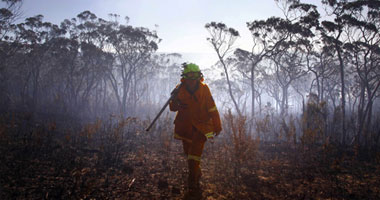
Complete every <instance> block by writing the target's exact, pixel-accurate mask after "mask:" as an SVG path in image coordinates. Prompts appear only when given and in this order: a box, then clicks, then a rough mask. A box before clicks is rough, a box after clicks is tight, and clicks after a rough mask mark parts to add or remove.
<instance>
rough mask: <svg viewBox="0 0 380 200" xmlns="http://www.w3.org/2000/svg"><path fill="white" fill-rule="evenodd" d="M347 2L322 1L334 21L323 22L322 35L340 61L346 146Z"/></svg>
mask: <svg viewBox="0 0 380 200" xmlns="http://www.w3.org/2000/svg"><path fill="white" fill-rule="evenodd" d="M345 2H346V1H345V0H322V3H323V4H325V5H327V7H328V9H329V13H328V14H329V15H331V16H332V17H333V18H334V19H333V20H334V21H329V20H324V21H322V22H321V24H322V27H323V29H320V30H321V34H322V36H323V42H324V44H325V45H326V46H327V47H328V48H333V49H334V50H335V52H336V56H337V57H338V61H339V73H340V84H341V91H340V93H341V107H342V108H341V112H342V120H341V123H342V126H341V128H342V129H341V132H342V138H341V142H342V143H343V144H346V140H347V137H346V119H345V118H346V91H345V89H346V86H345V68H346V67H345V65H346V62H345V60H344V59H345V57H344V50H343V45H344V43H345V41H346V40H347V38H346V37H345V36H344V28H345V25H347V24H346V23H345V20H344V18H343V16H344V14H345V10H344V4H345Z"/></svg>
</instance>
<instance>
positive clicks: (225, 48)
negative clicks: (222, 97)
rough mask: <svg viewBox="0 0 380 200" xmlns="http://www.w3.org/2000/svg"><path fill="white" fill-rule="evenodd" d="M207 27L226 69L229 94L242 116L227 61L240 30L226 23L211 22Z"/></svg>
mask: <svg viewBox="0 0 380 200" xmlns="http://www.w3.org/2000/svg"><path fill="white" fill-rule="evenodd" d="M205 28H206V29H207V30H208V32H209V34H210V38H207V40H208V41H209V42H210V44H211V45H212V47H213V48H214V51H215V53H216V54H217V56H218V60H219V63H220V64H221V65H222V67H223V69H224V75H225V76H226V79H227V85H228V92H229V96H230V98H231V100H232V102H233V104H234V106H235V109H236V112H237V113H238V115H239V116H242V112H241V110H240V108H239V105H238V102H237V100H236V98H235V96H234V93H233V88H232V81H231V80H230V73H229V69H228V68H229V66H228V63H227V57H228V56H229V54H230V53H231V52H232V51H233V48H234V47H233V45H234V43H235V41H236V39H237V37H239V32H238V31H237V30H235V29H233V28H228V27H227V26H226V25H225V24H224V23H216V22H210V23H207V24H206V25H205Z"/></svg>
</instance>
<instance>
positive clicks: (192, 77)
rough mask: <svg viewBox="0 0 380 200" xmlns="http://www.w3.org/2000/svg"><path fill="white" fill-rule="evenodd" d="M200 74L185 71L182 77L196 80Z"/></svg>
mask: <svg viewBox="0 0 380 200" xmlns="http://www.w3.org/2000/svg"><path fill="white" fill-rule="evenodd" d="M199 77H200V74H199V73H195V72H190V73H186V74H184V75H183V78H185V79H190V80H197V79H199Z"/></svg>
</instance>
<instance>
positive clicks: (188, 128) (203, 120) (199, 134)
mask: <svg viewBox="0 0 380 200" xmlns="http://www.w3.org/2000/svg"><path fill="white" fill-rule="evenodd" d="M183 67H184V69H183V71H182V75H181V76H182V79H181V82H182V85H183V86H182V87H180V89H179V91H178V95H177V96H176V98H175V99H173V100H172V101H171V102H170V104H169V108H170V110H171V111H176V112H177V115H176V118H175V120H174V125H175V128H174V138H176V139H179V140H182V144H183V150H184V153H185V155H186V156H187V159H188V167H189V177H188V190H189V193H197V192H200V191H201V190H200V187H199V179H200V177H201V169H200V161H201V156H202V151H203V147H204V144H205V142H206V140H207V139H209V138H213V137H214V136H217V135H218V134H219V133H220V131H221V130H222V127H221V122H220V117H219V112H218V110H217V108H216V105H215V102H214V99H213V98H212V95H211V92H210V89H209V88H208V86H207V85H206V84H205V83H203V80H204V79H203V74H202V73H201V71H200V69H199V66H198V65H196V64H193V63H189V64H187V63H184V64H183ZM177 87H178V86H177Z"/></svg>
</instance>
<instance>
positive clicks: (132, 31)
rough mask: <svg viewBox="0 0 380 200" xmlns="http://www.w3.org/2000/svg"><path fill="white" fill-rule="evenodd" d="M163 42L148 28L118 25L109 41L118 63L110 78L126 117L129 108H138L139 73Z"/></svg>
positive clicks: (109, 73)
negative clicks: (160, 42)
mask: <svg viewBox="0 0 380 200" xmlns="http://www.w3.org/2000/svg"><path fill="white" fill-rule="evenodd" d="M159 41H160V39H159V38H158V36H157V35H156V33H155V32H154V31H150V30H149V29H147V28H142V27H132V26H130V25H121V24H117V26H116V27H115V29H113V30H112V31H111V32H110V33H109V35H108V38H107V43H108V45H109V46H110V49H111V50H112V51H113V52H114V54H115V57H116V60H115V63H114V65H113V66H112V68H111V69H109V70H108V72H107V75H108V78H109V81H110V83H111V86H112V89H113V92H114V94H115V97H116V99H117V102H118V105H119V110H120V112H121V114H122V115H126V114H127V108H129V109H132V111H133V109H134V108H136V103H137V101H138V100H139V99H138V94H137V92H138V91H137V86H138V82H139V79H140V78H141V76H140V77H138V75H142V74H138V72H139V70H141V68H143V67H144V66H146V64H147V63H148V61H149V59H150V58H151V56H152V53H154V52H155V51H156V50H157V49H158V43H159Z"/></svg>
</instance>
